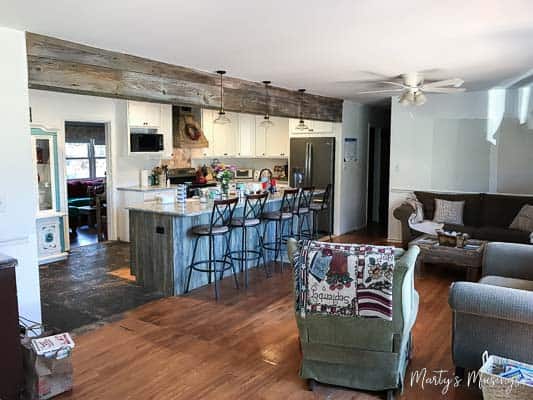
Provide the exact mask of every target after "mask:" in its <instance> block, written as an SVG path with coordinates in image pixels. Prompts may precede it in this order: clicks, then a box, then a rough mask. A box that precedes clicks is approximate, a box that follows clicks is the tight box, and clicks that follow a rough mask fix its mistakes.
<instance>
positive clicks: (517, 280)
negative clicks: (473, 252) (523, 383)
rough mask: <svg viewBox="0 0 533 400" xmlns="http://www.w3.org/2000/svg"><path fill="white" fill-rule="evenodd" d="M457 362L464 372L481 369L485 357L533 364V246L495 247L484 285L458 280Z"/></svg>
mask: <svg viewBox="0 0 533 400" xmlns="http://www.w3.org/2000/svg"><path fill="white" fill-rule="evenodd" d="M449 303H450V306H451V308H452V310H453V340H452V354H453V361H454V364H455V366H456V370H457V372H458V374H462V373H463V372H464V369H477V368H479V367H480V366H481V355H482V353H483V352H484V351H485V350H487V351H488V352H489V354H494V355H499V356H502V357H506V358H511V359H513V360H517V361H522V362H526V363H533V246H530V245H522V244H514V243H497V242H494V243H489V244H488V245H487V247H486V250H485V254H484V260H483V272H482V278H481V280H480V281H479V282H478V283H472V282H456V283H454V284H453V285H452V287H451V289H450V297H449Z"/></svg>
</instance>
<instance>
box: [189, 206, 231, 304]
mask: <svg viewBox="0 0 533 400" xmlns="http://www.w3.org/2000/svg"><path fill="white" fill-rule="evenodd" d="M238 201H239V199H238V198H232V199H227V200H215V201H214V203H213V211H212V212H211V219H210V223H209V224H206V225H197V226H194V227H193V228H192V234H193V235H195V236H196V240H195V242H194V250H193V252H192V260H191V264H190V265H189V276H188V277H187V287H186V288H185V293H188V292H189V286H190V283H191V276H192V271H193V270H194V271H199V272H207V273H208V275H207V281H208V283H209V284H211V279H212V277H211V276H212V274H214V282H215V298H216V299H217V300H218V285H217V272H219V273H220V278H218V279H220V280H222V278H223V277H224V271H227V270H228V269H231V270H232V271H233V276H234V278H235V287H236V288H237V289H238V288H239V281H238V279H237V273H236V272H237V271H236V270H235V265H233V260H232V258H231V257H230V254H229V248H230V247H229V233H230V227H231V222H232V218H233V213H234V211H235V207H236V206H237V203H238ZM216 237H220V238H222V239H223V243H222V248H225V253H224V258H216V254H215V238H216ZM201 238H208V239H209V252H208V253H209V257H208V258H207V259H203V260H199V261H195V258H196V250H198V242H199V241H200V239H201ZM228 259H229V261H228ZM205 264H207V268H202V267H200V266H201V265H205ZM217 265H221V267H220V268H217Z"/></svg>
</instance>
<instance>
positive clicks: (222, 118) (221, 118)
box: [213, 71, 231, 125]
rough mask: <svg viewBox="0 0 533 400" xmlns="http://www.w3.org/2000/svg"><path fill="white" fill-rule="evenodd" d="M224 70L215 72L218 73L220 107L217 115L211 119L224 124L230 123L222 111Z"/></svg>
mask: <svg viewBox="0 0 533 400" xmlns="http://www.w3.org/2000/svg"><path fill="white" fill-rule="evenodd" d="M225 73H226V71H217V74H219V75H220V109H219V110H218V115H217V117H216V118H215V120H214V121H213V123H215V124H218V125H226V124H230V123H231V120H230V119H229V118H228V116H227V115H226V112H225V111H224V86H223V82H222V77H223V76H224V74H225Z"/></svg>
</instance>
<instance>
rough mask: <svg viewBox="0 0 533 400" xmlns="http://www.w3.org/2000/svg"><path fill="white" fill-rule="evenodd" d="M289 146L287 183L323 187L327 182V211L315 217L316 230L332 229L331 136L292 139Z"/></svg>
mask: <svg viewBox="0 0 533 400" xmlns="http://www.w3.org/2000/svg"><path fill="white" fill-rule="evenodd" d="M290 146H291V147H290V153H291V154H290V159H289V165H290V171H289V184H290V185H291V186H292V187H302V186H314V187H315V188H316V189H324V188H325V187H326V186H327V185H328V183H331V195H330V196H331V198H330V199H329V200H330V201H329V204H330V207H329V212H327V213H321V214H322V215H320V216H319V218H318V230H319V231H320V232H328V231H332V230H333V213H334V210H333V193H334V180H335V138H330V137H325V138H292V139H291V143H290ZM328 228H329V229H328Z"/></svg>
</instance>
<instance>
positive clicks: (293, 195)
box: [262, 189, 299, 271]
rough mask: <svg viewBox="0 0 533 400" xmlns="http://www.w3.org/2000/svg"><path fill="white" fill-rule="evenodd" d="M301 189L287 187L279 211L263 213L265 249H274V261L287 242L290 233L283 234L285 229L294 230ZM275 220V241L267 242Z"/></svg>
mask: <svg viewBox="0 0 533 400" xmlns="http://www.w3.org/2000/svg"><path fill="white" fill-rule="evenodd" d="M298 192H299V189H285V190H284V191H283V197H282V198H281V204H280V208H279V210H278V211H272V212H266V213H264V214H263V217H262V220H263V221H264V222H265V229H264V231H263V249H265V250H270V251H274V261H276V262H277V261H278V256H279V255H280V254H281V251H282V247H283V244H284V243H285V244H286V240H285V238H286V237H288V235H284V234H283V229H284V228H287V232H288V233H289V232H292V225H293V221H294V207H295V206H296V200H297V198H298ZM271 222H274V223H275V224H276V234H275V236H274V242H265V235H266V232H267V229H268V225H269V224H270V223H271ZM280 268H281V270H282V271H283V256H282V257H281V267H280Z"/></svg>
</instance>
